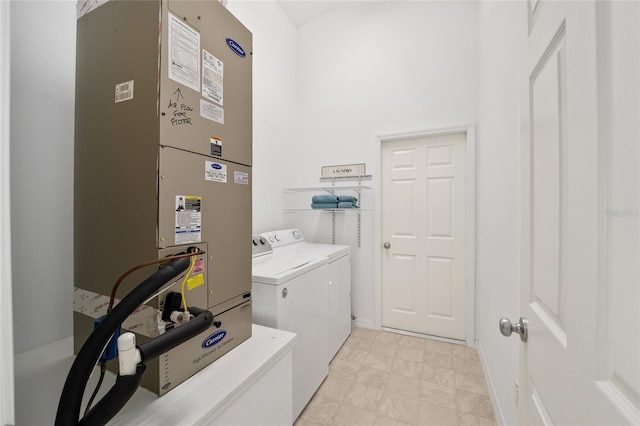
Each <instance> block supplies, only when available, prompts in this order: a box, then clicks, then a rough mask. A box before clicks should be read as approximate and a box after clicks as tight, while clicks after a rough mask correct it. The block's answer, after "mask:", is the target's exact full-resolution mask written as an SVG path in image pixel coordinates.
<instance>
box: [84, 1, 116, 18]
mask: <svg viewBox="0 0 640 426" xmlns="http://www.w3.org/2000/svg"><path fill="white" fill-rule="evenodd" d="M109 1H111V0H78V1H77V3H76V19H80V18H82V17H83V16H84V15H86V14H87V13H89V12H91V11H92V10H95V9H97V8H99V7H100V6H102V5H103V4H105V3H107V2H109Z"/></svg>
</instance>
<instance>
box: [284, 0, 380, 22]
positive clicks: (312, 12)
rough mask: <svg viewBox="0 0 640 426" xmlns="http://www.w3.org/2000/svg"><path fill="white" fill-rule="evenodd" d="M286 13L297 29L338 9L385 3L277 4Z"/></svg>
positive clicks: (307, 0)
mask: <svg viewBox="0 0 640 426" xmlns="http://www.w3.org/2000/svg"><path fill="white" fill-rule="evenodd" d="M277 3H278V4H279V5H280V7H282V9H283V10H284V12H285V13H286V14H287V15H288V16H289V18H290V19H291V22H293V23H294V25H295V26H296V27H300V26H302V25H304V24H306V23H307V22H309V21H311V20H313V19H315V18H317V17H318V16H321V15H324V14H325V13H327V12H330V11H332V10H336V9H343V8H347V7H354V6H365V5H370V4H372V3H376V4H380V3H384V1H381V0H379V1H370V0H348V1H341V0H279V1H278V2H277Z"/></svg>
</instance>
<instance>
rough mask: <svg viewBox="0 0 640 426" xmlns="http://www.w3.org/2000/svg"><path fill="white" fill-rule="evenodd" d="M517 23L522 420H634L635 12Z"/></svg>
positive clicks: (545, 4)
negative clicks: (525, 336) (524, 334)
mask: <svg viewBox="0 0 640 426" xmlns="http://www.w3.org/2000/svg"><path fill="white" fill-rule="evenodd" d="M525 8H526V13H525V11H524V9H525ZM522 16H523V20H522V23H523V25H522V27H523V36H522V40H521V46H520V55H519V57H520V64H519V67H520V82H521V90H520V102H521V103H520V106H521V108H520V112H521V123H520V124H521V126H520V128H521V141H520V143H521V171H522V173H521V194H522V199H521V200H522V203H521V265H520V266H521V277H520V279H521V281H520V307H521V315H522V316H523V317H524V318H525V321H526V325H527V327H528V340H527V341H526V342H521V343H520V347H519V349H520V350H519V358H520V359H519V381H520V383H519V385H520V389H519V397H518V417H519V423H520V424H545V425H548V424H582V425H586V424H601V425H611V424H640V367H639V366H640V349H639V347H640V314H639V312H640V290H639V288H640V284H639V283H640V273H639V267H638V264H639V260H640V249H639V245H640V226H639V223H638V222H639V211H638V207H639V205H638V200H639V198H640V185H639V183H640V174H639V169H640V168H639V167H638V159H639V140H640V126H639V124H638V123H639V121H640V120H639V119H640V108H639V106H638V97H639V94H640V85H639V84H638V76H639V75H640V67H639V65H638V62H639V56H640V55H639V50H640V43H639V41H640V37H639V36H640V31H638V27H639V26H640V25H639V24H640V7H639V6H638V4H637V2H629V3H624V2H594V1H580V2H569V1H568V2H564V1H545V0H539V1H529V2H528V3H526V7H525V6H523V14H522ZM512 320H515V319H512Z"/></svg>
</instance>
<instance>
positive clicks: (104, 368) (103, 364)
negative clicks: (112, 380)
mask: <svg viewBox="0 0 640 426" xmlns="http://www.w3.org/2000/svg"><path fill="white" fill-rule="evenodd" d="M106 371H107V362H106V361H100V378H98V383H96V388H95V389H94V390H93V393H92V394H91V398H89V401H88V402H87V406H86V407H85V409H84V416H86V415H87V413H88V412H89V409H90V408H91V405H93V400H94V399H95V398H96V395H98V391H99V390H100V386H102V380H104V373H105V372H106Z"/></svg>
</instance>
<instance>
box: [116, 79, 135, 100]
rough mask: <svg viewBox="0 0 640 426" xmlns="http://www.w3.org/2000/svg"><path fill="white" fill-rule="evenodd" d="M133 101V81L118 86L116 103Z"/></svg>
mask: <svg viewBox="0 0 640 426" xmlns="http://www.w3.org/2000/svg"><path fill="white" fill-rule="evenodd" d="M129 99H133V80H129V81H125V82H124V83H120V84H116V103H118V102H124V101H128V100H129Z"/></svg>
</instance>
